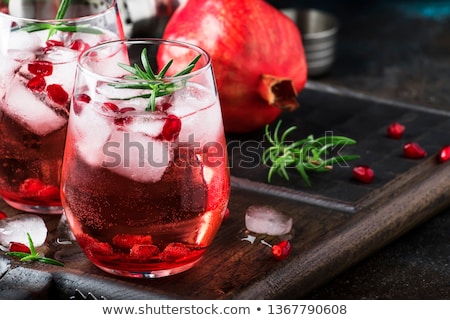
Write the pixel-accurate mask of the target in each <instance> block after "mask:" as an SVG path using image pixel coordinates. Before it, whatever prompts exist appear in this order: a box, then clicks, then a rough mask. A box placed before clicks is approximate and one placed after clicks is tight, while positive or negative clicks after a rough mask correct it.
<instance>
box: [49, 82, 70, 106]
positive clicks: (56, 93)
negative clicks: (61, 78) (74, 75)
mask: <svg viewBox="0 0 450 320" xmlns="http://www.w3.org/2000/svg"><path fill="white" fill-rule="evenodd" d="M47 94H48V97H49V98H50V99H51V100H52V101H54V102H56V103H57V104H59V105H65V104H66V103H67V100H69V94H68V93H67V92H66V91H65V90H64V89H63V87H62V86H61V85H59V84H50V85H49V86H48V87H47Z"/></svg>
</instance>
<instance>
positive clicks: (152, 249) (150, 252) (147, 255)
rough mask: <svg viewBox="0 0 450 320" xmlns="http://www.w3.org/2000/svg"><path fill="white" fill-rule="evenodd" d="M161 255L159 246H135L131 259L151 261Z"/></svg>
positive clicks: (132, 249)
mask: <svg viewBox="0 0 450 320" xmlns="http://www.w3.org/2000/svg"><path fill="white" fill-rule="evenodd" d="M158 254H159V249H158V247H157V246H155V245H152V244H135V245H134V246H132V247H131V250H130V257H132V258H138V259H142V260H147V259H151V258H152V257H156V256H157V255H158Z"/></svg>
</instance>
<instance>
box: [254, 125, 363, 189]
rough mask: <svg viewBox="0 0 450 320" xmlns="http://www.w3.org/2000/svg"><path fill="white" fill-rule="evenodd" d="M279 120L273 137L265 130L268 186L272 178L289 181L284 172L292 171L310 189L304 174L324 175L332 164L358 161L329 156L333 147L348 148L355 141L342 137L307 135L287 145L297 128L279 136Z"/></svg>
mask: <svg viewBox="0 0 450 320" xmlns="http://www.w3.org/2000/svg"><path fill="white" fill-rule="evenodd" d="M280 126H281V120H280V121H278V123H277V125H276V127H275V130H274V133H273V135H271V133H270V132H269V125H267V126H266V128H265V136H266V137H267V140H268V141H269V143H270V144H271V146H270V147H269V148H267V149H266V150H264V152H263V163H264V164H266V165H270V169H269V173H268V177H267V180H268V182H269V183H270V182H271V179H272V176H273V175H274V174H275V173H277V174H278V175H280V176H282V177H284V178H285V179H286V180H289V174H288V171H287V169H288V168H295V169H296V170H297V172H298V173H299V174H300V175H301V177H302V178H303V180H304V182H305V183H306V184H307V185H308V186H311V181H310V179H309V176H308V171H315V172H326V171H330V170H331V169H332V168H333V165H334V164H338V163H346V161H350V160H354V159H358V158H359V156H358V155H339V153H337V155H336V156H331V157H330V156H329V151H330V150H329V149H330V148H334V147H336V146H344V145H352V144H355V143H356V141H355V140H353V139H350V138H347V137H343V136H333V135H331V136H328V135H325V136H323V137H320V138H314V136H313V135H309V136H307V137H306V138H304V139H301V140H297V141H294V142H290V143H289V142H287V141H286V138H287V136H288V135H289V134H290V133H291V132H293V131H295V130H296V129H297V128H296V127H295V126H292V127H290V128H288V129H287V130H285V131H284V132H283V133H282V134H281V135H280V134H279V131H280Z"/></svg>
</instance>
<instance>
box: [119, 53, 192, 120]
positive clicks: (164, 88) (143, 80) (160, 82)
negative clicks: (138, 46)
mask: <svg viewBox="0 0 450 320" xmlns="http://www.w3.org/2000/svg"><path fill="white" fill-rule="evenodd" d="M200 58H201V55H198V56H196V57H195V58H194V59H193V60H192V61H191V62H190V63H189V64H188V65H187V66H186V67H185V68H184V69H183V70H181V71H180V72H178V73H177V74H175V75H174V76H173V77H178V76H183V75H186V74H188V73H190V72H191V71H192V70H193V69H194V67H195V65H196V64H197V62H198V60H199V59H200ZM141 63H142V67H143V69H142V68H141V67H140V66H139V65H138V64H137V63H135V64H134V65H133V66H130V65H126V64H124V63H119V66H120V67H121V68H122V69H124V70H125V71H128V72H129V73H130V74H131V75H127V76H125V79H129V80H135V81H137V82H136V83H126V84H121V83H113V84H111V86H113V87H115V88H116V89H140V90H150V93H145V94H140V95H136V96H132V97H127V98H112V99H114V100H131V99H135V98H145V99H149V101H148V105H147V108H146V109H145V111H152V112H153V111H155V110H156V98H157V97H162V96H166V95H169V94H171V93H173V92H175V91H176V90H178V89H181V88H183V87H184V86H185V84H186V81H182V82H181V84H180V85H178V86H177V85H176V84H175V83H173V82H167V81H166V80H165V79H164V77H165V75H166V73H167V71H168V70H169V68H170V66H171V65H172V63H173V60H172V59H171V60H169V61H168V62H167V63H166V65H164V67H163V68H162V69H161V71H160V72H159V73H158V74H155V73H154V71H153V70H152V67H151V65H150V62H149V60H148V57H147V49H146V48H144V49H143V50H142V51H141Z"/></svg>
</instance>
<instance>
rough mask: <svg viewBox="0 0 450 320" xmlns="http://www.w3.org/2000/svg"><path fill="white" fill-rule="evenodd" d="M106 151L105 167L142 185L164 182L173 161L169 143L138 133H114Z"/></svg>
mask: <svg viewBox="0 0 450 320" xmlns="http://www.w3.org/2000/svg"><path fill="white" fill-rule="evenodd" d="M104 151H106V152H105V158H104V163H103V166H104V167H106V168H108V169H109V170H111V171H113V172H115V173H117V174H120V175H122V176H124V177H127V178H129V179H131V180H133V181H137V182H143V183H147V182H157V181H159V180H161V178H162V176H163V174H164V172H165V171H166V168H167V166H168V165H169V163H170V162H171V161H172V159H173V150H172V148H171V145H170V142H167V141H161V140H160V139H153V138H151V137H149V136H147V135H145V134H142V133H139V132H124V131H115V132H114V133H113V134H112V135H111V138H110V140H109V141H108V143H107V146H106V148H105V150H104ZM106 153H107V154H106Z"/></svg>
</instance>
